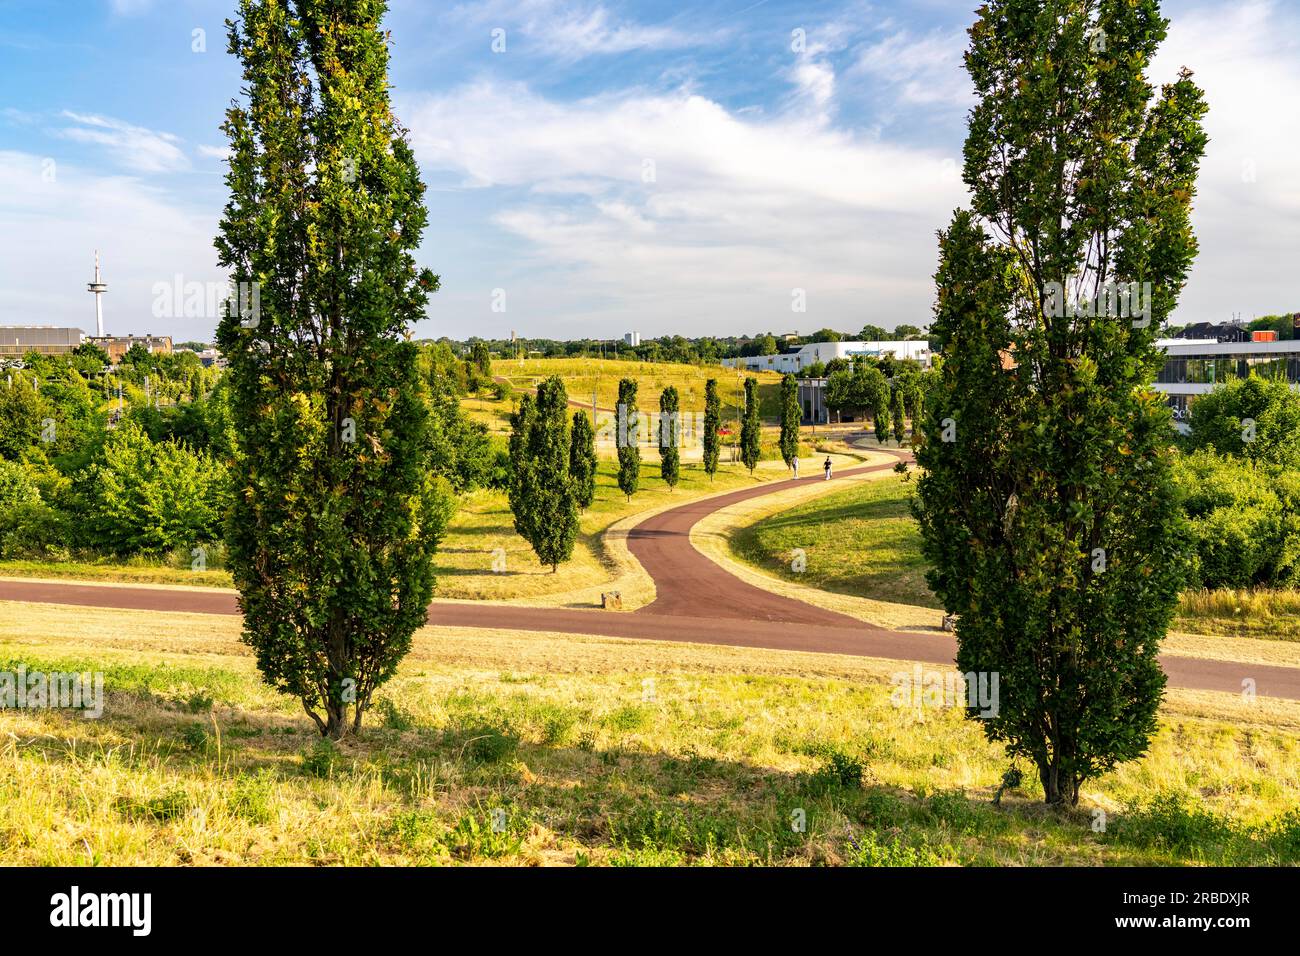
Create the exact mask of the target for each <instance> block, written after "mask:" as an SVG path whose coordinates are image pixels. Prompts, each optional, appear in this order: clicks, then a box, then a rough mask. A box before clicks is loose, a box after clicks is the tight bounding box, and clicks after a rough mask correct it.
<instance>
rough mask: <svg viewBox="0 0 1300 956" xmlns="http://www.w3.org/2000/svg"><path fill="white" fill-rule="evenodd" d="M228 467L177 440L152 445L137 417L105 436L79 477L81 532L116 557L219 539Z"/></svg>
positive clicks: (89, 543) (85, 539) (94, 545)
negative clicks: (101, 446)
mask: <svg viewBox="0 0 1300 956" xmlns="http://www.w3.org/2000/svg"><path fill="white" fill-rule="evenodd" d="M227 484H228V480H227V475H226V470H225V468H224V467H223V466H222V465H221V464H220V463H219V462H218V461H217V460H216V459H215V458H213V457H212V456H210V455H207V454H205V453H195V452H192V451H190V449H189V448H188V447H187V446H186V445H183V444H178V443H176V442H172V441H164V442H158V443H154V442H152V441H150V439H149V436H148V435H147V434H145V432H144V430H143V429H142V428H140V427H139V426H138V425H136V424H135V423H133V422H124V423H123V424H122V425H121V426H120V427H119V428H118V429H117V430H116V431H114V432H113V433H112V434H111V435H109V436H108V438H107V440H106V441H105V442H104V447H103V449H102V450H101V451H100V453H99V454H98V455H97V457H96V459H95V461H94V463H93V464H92V465H91V466H90V467H89V468H87V469H85V470H84V471H82V472H81V473H80V474H79V475H78V476H77V481H76V485H77V495H78V504H79V506H80V508H81V516H80V517H81V519H82V521H81V523H80V525H79V529H78V531H79V537H80V539H81V541H82V543H83V544H85V545H87V546H89V547H91V548H94V549H95V550H101V551H107V552H111V553H113V554H117V555H123V556H125V555H133V554H144V555H162V554H166V553H167V552H170V551H173V550H175V549H177V548H192V547H194V546H197V545H200V544H209V543H211V542H214V541H217V540H219V539H220V537H221V522H222V518H223V515H224V513H225V504H226V500H227V498H228V491H227Z"/></svg>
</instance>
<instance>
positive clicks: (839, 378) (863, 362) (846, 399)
mask: <svg viewBox="0 0 1300 956" xmlns="http://www.w3.org/2000/svg"><path fill="white" fill-rule="evenodd" d="M836 361H839V360H838V359H833V360H832V361H831V362H828V363H827V366H826V367H827V371H828V373H829V374H828V375H827V379H826V404H827V405H828V406H829V407H831V408H834V409H841V410H842V409H846V408H852V409H857V410H859V412H860V413H862V412H866V411H868V410H872V411H874V410H876V409H880V408H885V407H887V406H888V402H889V382H888V381H887V380H886V378H885V373H884V372H882V371H881V370H880V368H879V367H878V366H877V365H876V363H875V362H874V361H872V360H870V359H869V358H867V357H866V356H865V355H855V356H854V357H853V363H852V365H851V366H848V367H838V368H836V369H835V370H834V371H831V370H830V366H831V364H833V363H834V362H836Z"/></svg>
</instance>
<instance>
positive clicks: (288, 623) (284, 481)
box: [216, 0, 449, 738]
mask: <svg viewBox="0 0 1300 956" xmlns="http://www.w3.org/2000/svg"><path fill="white" fill-rule="evenodd" d="M385 8H386V4H384V3H383V2H382V0H370V2H360V0H358V2H350V3H349V2H337V0H336V2H325V0H298V2H290V0H241V2H240V4H239V15H238V19H237V20H235V21H232V22H231V23H230V25H229V41H230V42H229V51H230V53H232V54H233V55H234V56H236V57H237V58H238V59H239V60H240V62H241V63H242V65H243V80H244V90H245V93H246V98H245V99H244V100H243V101H237V102H235V103H232V105H231V107H230V109H229V110H227V112H226V121H225V123H224V125H223V129H224V130H225V132H226V135H227V136H228V138H229V141H230V160H229V166H230V168H229V172H228V173H227V175H226V184H227V186H228V187H229V191H230V198H229V201H228V202H227V204H226V207H225V211H224V215H223V217H222V220H221V226H220V234H219V235H218V237H217V239H216V246H217V250H218V254H219V261H220V263H221V265H222V266H224V267H226V268H227V269H229V271H230V273H231V278H232V280H233V281H234V282H236V283H238V284H239V285H238V286H237V288H238V290H239V294H238V295H237V296H236V297H235V298H234V299H233V300H232V307H231V309H230V310H229V314H228V315H227V316H226V317H225V318H224V319H223V320H222V322H221V323H220V327H219V329H218V332H217V340H218V342H219V344H220V346H221V351H222V353H223V354H224V355H225V357H226V359H227V360H228V362H229V371H228V373H227V375H228V379H229V383H230V399H231V414H232V417H233V421H234V425H235V429H236V431H237V436H238V438H237V448H236V454H235V461H234V466H233V468H232V471H231V476H232V480H233V482H234V504H233V508H232V512H231V515H230V520H229V531H228V538H227V540H228V543H229V546H230V558H229V560H230V568H231V572H232V574H233V576H234V580H235V584H236V586H237V587H238V589H239V592H240V604H241V606H242V608H243V612H244V632H243V640H244V641H245V642H246V643H248V644H249V645H250V646H251V647H252V648H253V649H254V651H255V653H256V658H257V665H258V668H259V670H260V671H261V672H262V675H263V677H264V678H265V679H266V681H267V682H268V683H269V684H271V685H272V686H274V687H276V688H277V689H279V690H281V691H283V692H285V693H288V694H292V695H294V696H296V697H298V698H299V699H300V700H301V701H302V705H303V708H304V709H305V710H306V712H307V713H308V714H309V715H310V716H311V718H312V720H313V721H314V722H315V724H316V726H317V727H318V728H319V730H320V731H321V733H322V734H324V735H326V736H328V737H331V738H339V737H342V736H344V735H346V734H347V733H349V732H355V731H356V730H358V729H359V728H360V726H361V722H362V718H363V715H364V714H365V711H366V708H367V707H368V705H369V704H370V700H371V695H372V694H373V692H374V690H375V688H376V687H379V686H380V685H381V684H383V683H384V682H385V681H387V680H388V679H389V678H390V677H392V675H393V673H394V671H395V670H396V668H397V665H398V663H399V662H400V661H401V659H402V657H403V656H405V654H406V652H407V651H408V649H409V648H410V644H411V635H412V633H413V632H414V631H415V629H416V628H417V627H419V626H421V625H422V624H423V623H424V621H425V616H426V611H427V608H428V604H429V598H430V596H431V594H432V591H433V584H434V579H433V573H432V570H431V558H432V555H433V552H434V549H435V547H436V545H437V543H438V540H439V538H440V536H441V534H442V532H443V529H444V526H445V521H446V519H447V517H448V514H449V511H448V508H447V501H446V494H447V493H446V492H445V490H444V486H442V485H441V484H440V483H439V482H438V481H437V480H436V479H435V478H433V477H432V475H431V473H430V472H429V471H428V470H427V468H426V443H427V437H428V411H427V409H426V404H425V400H424V396H423V394H422V387H421V380H420V375H419V370H418V364H417V348H416V346H415V345H414V344H412V343H411V342H409V341H408V336H409V333H410V330H411V328H412V327H413V326H414V324H415V323H416V322H417V321H419V320H420V319H423V318H424V317H425V313H424V309H425V304H426V300H427V298H428V295H429V293H430V292H432V291H435V290H436V289H437V288H438V278H437V277H436V276H435V275H433V273H432V272H430V271H429V270H427V269H420V268H418V267H417V266H416V263H415V258H414V253H415V250H416V248H417V247H418V245H419V243H420V237H421V233H422V232H423V230H424V227H425V224H426V221H427V213H426V211H425V208H424V201H423V196H424V185H423V184H422V183H421V182H420V177H419V169H418V168H417V166H416V162H415V157H414V155H413V154H412V151H411V148H410V146H409V145H408V143H407V140H406V133H405V130H403V129H402V128H401V126H399V125H398V123H397V120H396V118H395V117H394V115H393V112H392V109H391V106H390V104H389V95H388V88H389V84H388V43H389V38H388V35H387V34H386V33H385V31H384V30H383V29H382V27H381V25H380V20H381V18H382V17H383V15H384V13H385Z"/></svg>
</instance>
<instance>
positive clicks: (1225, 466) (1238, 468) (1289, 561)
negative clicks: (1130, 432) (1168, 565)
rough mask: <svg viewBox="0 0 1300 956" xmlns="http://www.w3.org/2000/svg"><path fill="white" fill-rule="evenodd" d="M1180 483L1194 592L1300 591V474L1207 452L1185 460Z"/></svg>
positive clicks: (1178, 471)
mask: <svg viewBox="0 0 1300 956" xmlns="http://www.w3.org/2000/svg"><path fill="white" fill-rule="evenodd" d="M1174 476H1175V481H1176V483H1177V486H1178V490H1179V499H1180V500H1181V501H1182V503H1183V510H1184V512H1185V513H1186V515H1187V518H1188V521H1189V525H1190V529H1191V539H1192V543H1193V548H1194V556H1195V560H1194V562H1193V570H1192V573H1191V575H1190V580H1189V583H1190V584H1191V585H1192V586H1193V587H1204V588H1252V587H1278V588H1280V587H1296V586H1300V473H1298V472H1296V471H1292V470H1290V469H1285V468H1281V467H1279V466H1276V465H1253V464H1251V463H1250V462H1249V461H1247V460H1245V459H1242V458H1236V457H1232V456H1228V455H1216V454H1214V452H1213V451H1212V450H1211V449H1208V448H1207V449H1202V450H1200V451H1195V452H1190V453H1188V454H1186V455H1180V456H1179V457H1178V460H1177V467H1176V469H1175V471H1174Z"/></svg>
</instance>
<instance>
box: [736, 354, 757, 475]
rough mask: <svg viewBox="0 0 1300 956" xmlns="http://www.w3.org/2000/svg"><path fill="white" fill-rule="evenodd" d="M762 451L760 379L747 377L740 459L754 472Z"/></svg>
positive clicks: (741, 427)
mask: <svg viewBox="0 0 1300 956" xmlns="http://www.w3.org/2000/svg"><path fill="white" fill-rule="evenodd" d="M761 453H762V428H761V426H760V423H759V420H758V379H756V378H747V379H745V412H744V419H743V420H742V421H741V425H740V460H741V461H743V462H744V463H745V467H746V468H748V469H749V473H750V474H751V475H752V474H753V473H754V466H755V465H757V464H758V459H759V455H760V454H761Z"/></svg>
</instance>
